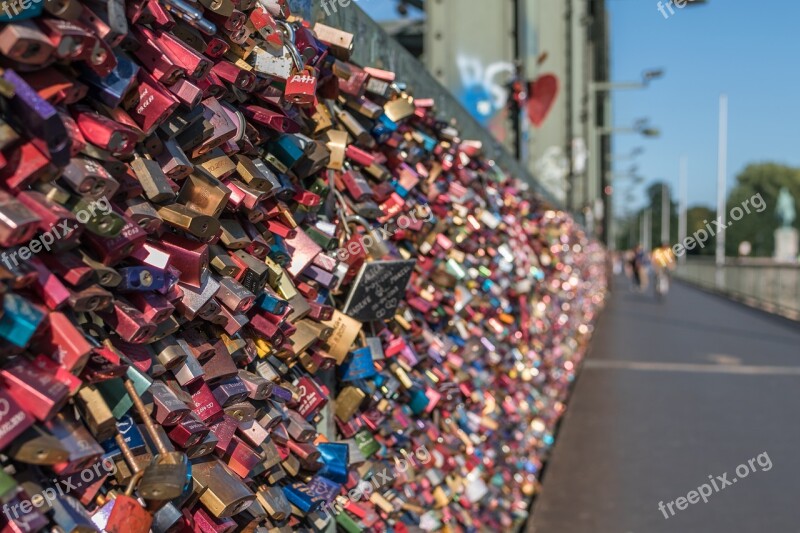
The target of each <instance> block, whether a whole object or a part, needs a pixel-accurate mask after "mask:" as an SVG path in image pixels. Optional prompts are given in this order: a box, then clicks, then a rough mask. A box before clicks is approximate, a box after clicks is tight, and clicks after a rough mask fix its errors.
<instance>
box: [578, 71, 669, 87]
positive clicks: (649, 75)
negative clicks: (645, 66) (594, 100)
mask: <svg viewBox="0 0 800 533" xmlns="http://www.w3.org/2000/svg"><path fill="white" fill-rule="evenodd" d="M663 77H664V69H661V68H658V69H649V70H645V71H644V72H642V80H641V81H627V82H610V81H601V82H592V83H590V84H589V90H590V91H592V92H600V91H619V90H629V89H644V88H646V87H647V86H648V85H649V84H650V82H651V81H653V80H657V79H659V78H663Z"/></svg>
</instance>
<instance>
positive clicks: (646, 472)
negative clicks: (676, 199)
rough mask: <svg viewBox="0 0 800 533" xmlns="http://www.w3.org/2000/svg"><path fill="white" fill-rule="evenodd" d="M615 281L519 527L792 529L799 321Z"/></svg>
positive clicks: (691, 291) (547, 531) (799, 423)
mask: <svg viewBox="0 0 800 533" xmlns="http://www.w3.org/2000/svg"><path fill="white" fill-rule="evenodd" d="M615 287H616V291H615V293H614V294H613V295H612V297H611V299H610V303H609V305H608V307H607V308H606V310H605V311H604V313H603V315H602V316H601V318H600V321H599V323H598V329H597V332H596V335H595V338H594V339H593V341H592V346H591V348H590V352H589V354H588V356H587V359H586V361H585V362H584V365H583V368H582V370H581V372H580V374H579V376H578V379H577V381H576V384H575V388H574V391H573V395H572V398H571V399H570V404H569V408H568V410H567V414H566V416H565V418H564V421H563V422H562V424H561V427H560V431H559V433H558V437H557V440H556V444H555V447H554V450H553V453H552V456H551V459H550V461H549V463H548V466H547V468H546V470H545V472H544V478H543V489H542V491H541V493H540V494H539V496H538V497H537V498H536V501H535V504H534V508H533V513H532V517H531V520H530V522H529V525H528V531H530V532H535V533H661V532H669V533H672V532H680V533H694V532H697V533H717V532H719V533H739V532H742V533H749V532H758V533H784V532H785V533H789V532H792V533H797V532H800V325H797V324H795V323H791V322H789V321H786V320H784V319H780V318H775V317H772V316H769V315H766V314H764V313H761V312H760V311H755V310H751V309H749V308H746V307H744V306H742V305H740V304H737V303H734V302H729V301H727V300H725V299H723V298H721V297H718V296H715V295H711V294H708V293H705V292H702V291H700V290H698V289H696V288H693V287H691V286H688V285H683V284H679V283H674V284H673V287H672V291H671V292H670V294H669V296H668V297H667V299H666V301H665V302H663V303H658V302H657V301H656V300H655V298H654V297H653V295H652V293H651V294H635V293H632V292H630V291H629V290H628V289H627V283H626V282H625V280H617V282H616V285H615ZM739 465H744V466H743V467H740V466H739ZM737 467H738V468H739V470H738V473H739V474H741V475H737ZM745 474H746V475H745ZM710 476H711V477H710ZM734 479H735V481H733V480H734ZM713 484H715V485H713ZM703 485H706V487H708V488H705V487H702V486H703ZM692 491H694V492H695V493H696V494H694V495H693V494H690V493H691V492H692ZM700 491H701V492H708V491H711V493H710V494H709V495H707V496H706V497H705V500H706V501H704V499H703V497H702V496H701V495H700ZM678 498H686V500H685V501H683V500H678ZM690 500H695V501H696V503H693V502H691V501H690ZM661 502H663V509H664V510H661V509H660V507H659V504H660V503H661ZM670 503H671V504H672V505H671V508H670V506H669V504H670ZM673 512H674V514H673ZM665 515H666V517H665Z"/></svg>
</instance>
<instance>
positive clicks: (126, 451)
mask: <svg viewBox="0 0 800 533" xmlns="http://www.w3.org/2000/svg"><path fill="white" fill-rule="evenodd" d="M114 440H115V442H116V443H117V447H118V448H119V451H120V452H122V457H124V458H125V462H126V463H128V466H130V467H131V471H132V472H133V473H134V474H138V473H139V471H140V470H142V468H141V467H140V466H139V463H137V462H136V458H135V457H134V455H133V452H132V451H131V449H130V447H129V446H128V443H127V442H125V437H123V436H122V435H120V433H119V432H117V435H116V437H114Z"/></svg>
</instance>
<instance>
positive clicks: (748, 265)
mask: <svg viewBox="0 0 800 533" xmlns="http://www.w3.org/2000/svg"><path fill="white" fill-rule="evenodd" d="M723 272H724V283H723V284H722V286H721V287H718V286H717V267H716V264H715V263H714V260H713V258H709V259H706V258H702V259H695V258H687V261H686V263H685V264H683V265H680V266H679V267H678V269H677V271H676V276H677V277H678V278H679V279H682V280H684V281H687V282H690V283H693V284H696V285H698V286H700V287H703V288H705V289H708V290H712V291H715V292H719V293H722V294H724V295H726V296H728V297H730V298H732V299H735V300H739V301H741V302H743V303H745V304H747V305H750V306H753V307H758V308H760V309H763V310H765V311H768V312H771V313H776V314H779V315H783V316H785V317H787V318H791V319H793V320H800V265H797V264H786V263H776V262H774V261H772V260H769V259H728V260H727V261H726V263H725V266H724V268H723Z"/></svg>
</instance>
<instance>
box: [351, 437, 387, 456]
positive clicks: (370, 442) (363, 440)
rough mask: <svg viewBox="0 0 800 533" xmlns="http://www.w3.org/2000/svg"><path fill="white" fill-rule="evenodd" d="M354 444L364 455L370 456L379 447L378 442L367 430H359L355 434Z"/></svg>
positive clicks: (376, 451)
mask: <svg viewBox="0 0 800 533" xmlns="http://www.w3.org/2000/svg"><path fill="white" fill-rule="evenodd" d="M355 441H356V445H358V449H359V450H361V454H362V455H363V456H364V457H372V456H373V455H375V454H376V453H378V451H379V450H380V449H381V445H380V443H378V441H376V440H375V437H373V436H372V433H370V432H369V431H359V432H358V433H356V436H355Z"/></svg>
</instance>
